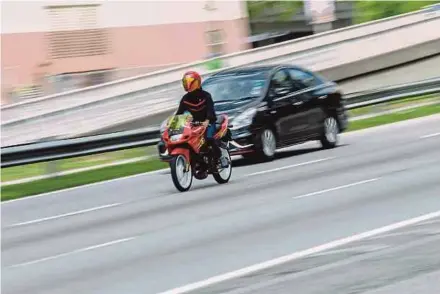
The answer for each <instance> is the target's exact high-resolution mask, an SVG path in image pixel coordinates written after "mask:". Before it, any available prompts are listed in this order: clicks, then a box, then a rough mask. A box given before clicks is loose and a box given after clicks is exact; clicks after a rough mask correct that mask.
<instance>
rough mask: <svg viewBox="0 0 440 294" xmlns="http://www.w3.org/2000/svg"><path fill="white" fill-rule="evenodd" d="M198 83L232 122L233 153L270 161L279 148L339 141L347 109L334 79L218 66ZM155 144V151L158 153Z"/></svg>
mask: <svg viewBox="0 0 440 294" xmlns="http://www.w3.org/2000/svg"><path fill="white" fill-rule="evenodd" d="M202 87H203V89H204V90H206V91H208V92H209V93H211V95H212V98H213V100H214V103H215V109H216V112H217V114H221V113H226V114H227V115H228V116H229V118H230V121H231V124H232V128H231V132H232V139H233V140H234V141H235V142H237V143H238V144H239V145H240V147H237V146H234V145H232V146H231V147H232V148H231V155H238V154H240V155H243V156H244V157H250V158H253V159H259V160H261V159H263V160H271V159H273V158H274V155H275V150H276V149H277V148H282V147H287V146H291V145H295V144H300V143H304V142H307V141H311V140H319V141H320V142H321V144H322V146H323V147H324V148H333V147H335V146H336V145H337V142H338V135H339V133H340V132H342V131H344V130H345V129H346V128H347V113H346V110H345V109H344V105H343V101H342V93H341V92H340V90H339V89H338V86H337V84H336V83H334V82H332V81H329V80H327V79H325V78H324V77H322V76H320V75H318V74H316V73H314V72H311V71H309V70H307V69H304V68H302V67H299V66H291V65H271V66H252V67H244V68H243V67H242V68H235V69H228V70H224V71H220V72H218V73H216V74H214V75H211V76H210V77H209V78H207V79H206V80H205V81H204V82H203V84H202ZM160 149H161V148H159V153H161V152H160V151H161V150H160Z"/></svg>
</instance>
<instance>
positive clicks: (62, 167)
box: [1, 146, 156, 182]
mask: <svg viewBox="0 0 440 294" xmlns="http://www.w3.org/2000/svg"><path fill="white" fill-rule="evenodd" d="M155 152H156V149H155V147H153V146H151V147H140V148H133V149H127V150H121V151H115V152H108V153H102V154H96V155H89V156H82V157H76V158H69V159H61V160H56V161H54V165H56V167H57V171H58V172H62V171H68V170H73V169H78V168H86V167H92V166H97V165H102V164H106V163H111V162H115V161H119V160H124V159H131V158H136V157H142V156H147V155H154V154H155ZM46 169H47V163H46V162H41V163H34V164H28V165H22V166H16V167H10V168H6V169H2V170H1V180H2V182H8V181H13V180H19V179H25V178H30V177H36V176H41V175H45V174H46Z"/></svg>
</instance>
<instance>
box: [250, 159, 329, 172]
mask: <svg viewBox="0 0 440 294" xmlns="http://www.w3.org/2000/svg"><path fill="white" fill-rule="evenodd" d="M334 158H336V157H326V158H322V159H317V160H311V161H306V162H301V163H296V164H292V165H287V166H282V167H277V168H274V169H268V170H263V171H259V172H255V173H251V174H247V175H246V177H251V176H256V175H261V174H267V173H271V172H275V171H280V170H285V169H289V168H293V167H298V166H303V165H308V164H313V163H318V162H322V161H326V160H330V159H334Z"/></svg>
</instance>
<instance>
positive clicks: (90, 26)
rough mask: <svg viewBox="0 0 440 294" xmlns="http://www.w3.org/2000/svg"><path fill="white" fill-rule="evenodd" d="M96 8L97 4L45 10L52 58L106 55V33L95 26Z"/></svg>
mask: <svg viewBox="0 0 440 294" xmlns="http://www.w3.org/2000/svg"><path fill="white" fill-rule="evenodd" d="M98 8H99V5H69V6H67V5H66V6H49V7H46V9H47V11H48V13H49V17H50V22H51V31H50V33H48V41H49V52H50V56H51V58H52V59H59V58H72V57H83V56H93V55H104V54H107V53H108V37H107V33H106V31H105V29H102V28H99V26H98V24H97V12H98Z"/></svg>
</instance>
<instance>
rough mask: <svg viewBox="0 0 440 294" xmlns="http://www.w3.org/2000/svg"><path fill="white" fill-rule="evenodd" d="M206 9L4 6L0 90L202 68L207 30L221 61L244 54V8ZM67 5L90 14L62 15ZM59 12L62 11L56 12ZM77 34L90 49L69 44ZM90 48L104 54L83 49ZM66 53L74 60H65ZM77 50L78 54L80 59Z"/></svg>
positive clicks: (183, 4)
mask: <svg viewBox="0 0 440 294" xmlns="http://www.w3.org/2000/svg"><path fill="white" fill-rule="evenodd" d="M207 2H208V1H167V0H157V1H63V2H61V1H38V2H37V1H27V2H25V1H2V3H1V5H2V17H1V25H2V35H1V39H2V40H1V41H2V45H1V46H2V50H1V52H2V53H1V57H2V71H3V73H4V74H3V78H2V84H3V85H4V84H14V85H17V84H21V85H23V84H38V83H40V82H41V77H42V76H44V75H57V74H61V73H71V72H87V71H92V70H105V69H110V68H116V69H125V68H130V67H136V68H145V69H146V70H147V69H148V68H152V69H157V68H160V67H162V66H166V65H173V64H180V63H187V62H192V61H196V60H201V59H204V58H206V56H207V55H208V54H209V52H210V47H209V46H207V42H208V37H207V34H206V31H208V30H220V31H221V35H222V37H223V40H222V42H224V44H223V45H222V53H232V52H237V51H240V50H244V49H247V48H248V45H247V44H246V43H245V38H246V37H247V36H248V16H247V11H246V5H245V3H244V1H241V0H235V1H210V2H211V3H213V5H214V8H216V9H214V10H206V9H205V7H206V4H207ZM69 3H71V5H73V4H75V5H79V4H84V5H91V7H92V6H93V5H96V6H94V8H90V7H89V8H81V9H83V10H81V12H79V11H80V10H79V9H80V8H66V5H69ZM60 4H63V6H64V8H62V9H61V8H57V7H55V6H60ZM48 7H51V9H49V8H48ZM75 9H76V10H75ZM74 10H75V11H76V12H75V11H74ZM50 11H56V12H52V14H51V12H50ZM85 11H88V12H85ZM84 17H88V18H87V19H85V18H84ZM78 33H79V34H80V35H81V36H84V34H85V33H88V34H89V35H90V36H89V41H87V40H85V41H84V40H83V41H79V40H77V39H75V38H79V37H78ZM62 36H65V37H64V38H72V39H68V40H70V41H68V42H67V41H66V42H65V43H69V45H66V44H61V43H63V42H62V41H60V40H62V38H63V37H62ZM54 38H57V39H56V40H58V41H56V42H55V41H54ZM60 38H61V39H60ZM97 38H101V39H102V40H101V41H100V43H99V42H98V43H96V42H95V41H96V39H97ZM66 40H67V39H66ZM93 42H95V43H96V44H95V47H96V46H101V47H102V48H101V49H102V50H98V51H99V52H98V51H96V50H91V49H90V48H86V47H84V46H91V45H90V44H91V43H93ZM55 43H56V44H58V45H56V46H58V47H59V46H61V45H62V46H63V47H62V48H61V47H60V48H61V49H60V48H58V47H57V48H58V51H57V52H58V53H57V54H58V55H56V54H54V53H53V52H55V51H56V50H55V51H54V49H53V48H54V46H55V45H54V44H55ZM88 43H90V44H88ZM60 44H61V45H60ZM66 46H70V49H69V50H71V51H72V52H70V51H69V52H67V53H66V52H65V51H66V50H67V49H65V48H67V47H66ZM79 47H81V48H82V49H81V50H83V51H84V53H81V54H79V53H78V52H79V51H81V50H80V49H78V48H79ZM63 48H64V49H63ZM95 49H96V48H95ZM75 50H76V54H74V53H75V52H74V51H75ZM92 51H93V53H90V52H92ZM81 52H82V51H81ZM60 54H61V55H60ZM79 55H81V56H79ZM60 56H61V57H60ZM138 73H140V72H139V71H138Z"/></svg>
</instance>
